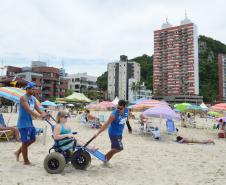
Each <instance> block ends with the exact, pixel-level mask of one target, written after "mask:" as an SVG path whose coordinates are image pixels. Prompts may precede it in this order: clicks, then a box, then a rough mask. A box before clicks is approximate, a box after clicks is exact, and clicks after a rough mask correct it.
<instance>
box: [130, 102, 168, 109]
mask: <svg viewBox="0 0 226 185" xmlns="http://www.w3.org/2000/svg"><path fill="white" fill-rule="evenodd" d="M158 106H168V104H167V103H166V102H162V101H158V100H144V101H142V102H140V103H137V104H135V105H133V106H132V109H133V110H144V109H149V108H152V107H158Z"/></svg>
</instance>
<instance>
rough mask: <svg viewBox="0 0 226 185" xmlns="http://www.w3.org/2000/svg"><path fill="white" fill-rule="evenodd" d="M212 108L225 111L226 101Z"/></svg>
mask: <svg viewBox="0 0 226 185" xmlns="http://www.w3.org/2000/svg"><path fill="white" fill-rule="evenodd" d="M211 109H214V110H218V111H225V110H226V103H218V104H215V105H214V106H212V107H211Z"/></svg>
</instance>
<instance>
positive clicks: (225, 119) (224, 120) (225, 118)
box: [216, 117, 226, 122]
mask: <svg viewBox="0 0 226 185" xmlns="http://www.w3.org/2000/svg"><path fill="white" fill-rule="evenodd" d="M220 119H222V120H223V122H226V117H219V118H217V119H216V120H217V121H220Z"/></svg>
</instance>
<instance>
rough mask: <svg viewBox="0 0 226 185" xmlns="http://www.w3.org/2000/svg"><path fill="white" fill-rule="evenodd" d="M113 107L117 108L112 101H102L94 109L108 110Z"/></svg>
mask: <svg viewBox="0 0 226 185" xmlns="http://www.w3.org/2000/svg"><path fill="white" fill-rule="evenodd" d="M113 107H116V105H115V104H113V103H112V102H110V101H102V102H100V103H98V104H96V105H95V107H93V109H95V110H108V109H112V108H113Z"/></svg>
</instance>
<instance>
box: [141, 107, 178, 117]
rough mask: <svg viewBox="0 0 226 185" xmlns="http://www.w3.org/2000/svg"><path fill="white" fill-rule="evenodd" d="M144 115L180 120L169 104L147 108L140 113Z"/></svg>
mask: <svg viewBox="0 0 226 185" xmlns="http://www.w3.org/2000/svg"><path fill="white" fill-rule="evenodd" d="M142 114H143V115H145V116H150V117H157V118H168V117H171V118H173V119H177V120H180V116H179V115H178V114H177V113H176V112H175V111H173V110H172V109H171V108H170V107H169V106H162V107H161V106H158V107H154V108H150V109H147V110H146V111H144V112H143V113H142Z"/></svg>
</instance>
